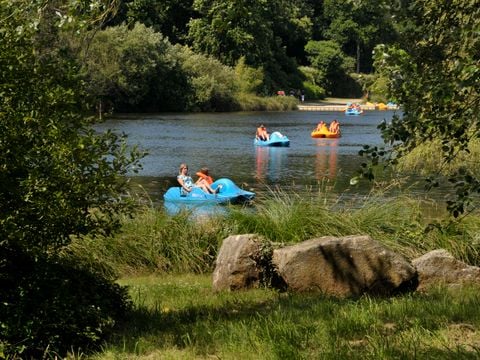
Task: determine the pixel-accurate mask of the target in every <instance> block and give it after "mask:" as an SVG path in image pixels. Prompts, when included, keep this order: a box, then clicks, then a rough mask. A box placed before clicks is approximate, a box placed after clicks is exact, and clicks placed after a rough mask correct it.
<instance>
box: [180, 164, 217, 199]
mask: <svg viewBox="0 0 480 360" xmlns="http://www.w3.org/2000/svg"><path fill="white" fill-rule="evenodd" d="M177 181H178V183H179V184H180V186H181V187H182V194H187V193H189V192H191V191H192V189H193V188H194V187H198V188H200V189H202V190H203V191H204V192H206V193H207V194H215V193H216V191H215V190H213V189H212V187H211V186H210V185H209V184H208V183H207V182H205V181H202V182H198V183H196V184H194V183H193V179H192V178H191V177H190V176H189V175H188V165H187V164H185V163H182V164H180V168H179V170H178V175H177Z"/></svg>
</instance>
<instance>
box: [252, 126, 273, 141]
mask: <svg viewBox="0 0 480 360" xmlns="http://www.w3.org/2000/svg"><path fill="white" fill-rule="evenodd" d="M255 137H256V138H257V140H262V141H268V140H270V135H268V132H267V128H266V127H265V125H263V124H262V125H260V126H259V127H258V128H257V133H256V134H255Z"/></svg>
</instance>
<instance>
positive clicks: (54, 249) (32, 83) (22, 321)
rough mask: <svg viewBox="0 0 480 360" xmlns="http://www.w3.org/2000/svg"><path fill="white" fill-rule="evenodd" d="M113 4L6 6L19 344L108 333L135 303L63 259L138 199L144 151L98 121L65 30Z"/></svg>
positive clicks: (38, 348) (12, 262)
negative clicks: (60, 259) (135, 175)
mask: <svg viewBox="0 0 480 360" xmlns="http://www.w3.org/2000/svg"><path fill="white" fill-rule="evenodd" d="M109 5H110V3H104V2H97V1H85V2H81V3H78V4H72V3H69V2H67V3H61V4H60V3H58V4H57V3H56V4H55V6H54V4H53V3H51V2H31V1H26V0H25V1H23V0H20V1H9V0H4V1H2V4H1V6H0V19H2V20H1V22H0V34H1V37H0V152H1V153H2V157H1V158H0V281H1V282H2V284H1V286H0V287H1V289H2V291H1V292H0V313H1V324H2V325H1V327H0V331H1V332H2V334H1V335H2V339H7V342H8V343H7V344H6V345H5V348H8V349H9V350H8V351H12V352H18V351H21V350H22V349H23V347H26V348H25V353H27V354H28V353H29V352H30V351H33V352H35V353H38V352H42V351H44V350H45V349H46V348H47V347H50V349H51V350H52V351H56V350H57V349H58V351H63V350H65V349H66V348H67V347H69V346H70V344H71V345H76V344H80V343H82V344H85V343H87V342H89V341H96V340H98V339H99V338H100V337H101V336H103V334H104V332H105V331H106V329H107V328H109V327H110V325H111V324H112V322H111V319H113V317H115V316H114V315H112V314H113V312H112V311H111V310H112V307H113V308H115V307H117V306H119V304H122V303H124V300H125V299H124V297H123V295H122V293H121V291H117V290H115V287H111V284H110V283H109V282H108V281H107V280H105V279H102V278H99V279H95V277H92V276H90V275H89V274H87V273H82V272H79V273H78V274H77V275H76V270H74V269H71V268H70V269H67V267H63V266H62V267H61V268H60V265H58V266H57V265H55V264H54V263H52V262H55V255H56V254H57V253H58V252H59V250H61V249H62V248H64V247H65V246H67V245H68V244H69V243H70V242H71V236H72V235H81V234H87V233H88V234H91V235H92V236H94V235H95V234H109V233H111V232H113V231H114V230H116V229H118V225H119V223H118V221H117V220H118V214H122V213H130V212H131V211H132V209H133V208H134V205H135V204H134V203H133V202H132V201H131V199H130V198H129V197H126V196H125V195H126V194H127V192H128V180H127V179H126V176H125V175H126V174H127V173H128V172H129V171H130V170H134V168H135V167H138V165H139V164H138V160H139V158H140V157H141V154H140V153H139V152H138V151H137V150H136V149H128V148H127V146H126V142H125V139H124V138H122V137H119V136H117V135H115V134H113V133H112V132H106V133H104V134H98V133H96V132H95V131H94V130H93V129H92V128H91V125H92V121H93V120H92V118H89V117H88V116H86V113H87V111H89V110H90V108H89V107H88V105H89V104H88V101H87V100H88V96H87V92H86V91H85V89H84V87H83V83H82V81H81V77H80V76H79V74H78V69H79V66H78V64H77V63H76V62H75V60H76V59H77V58H78V54H75V53H72V52H71V48H69V47H67V44H66V43H65V42H64V41H63V39H64V38H65V37H64V36H63V33H65V32H67V31H69V32H70V37H72V36H75V35H74V34H77V36H81V34H82V31H81V30H82V29H84V28H86V29H88V28H89V27H93V26H96V25H97V24H98V23H97V22H99V21H100V22H101V21H103V20H104V19H105V18H106V17H107V13H108V12H109V11H110V10H109V8H108V7H109ZM77 31H78V33H77ZM79 43H80V42H79ZM75 276H77V277H75ZM66 282H70V283H71V284H70V285H68V286H67V285H65V283H66ZM77 282H78V284H77ZM78 285H81V287H78V291H80V293H75V292H74V290H73V288H74V287H76V286H78ZM90 285H91V286H92V288H91V291H93V292H97V291H99V289H101V288H102V286H104V289H105V290H107V288H109V287H111V290H112V291H110V290H109V291H107V294H108V295H111V296H112V298H111V299H110V300H111V301H112V307H110V308H109V306H106V304H107V303H108V301H110V300H108V299H105V300H101V299H100V300H101V301H100V300H99V299H98V296H97V297H93V296H92V293H91V292H88V286H90ZM63 291H65V293H64V292H63ZM81 293H84V294H85V295H86V296H87V297H86V298H82V297H81ZM67 294H69V295H68V296H67ZM70 296H73V298H72V297H70ZM89 296H90V297H91V298H89ZM74 298H78V300H76V301H74ZM113 303H115V304H113ZM76 305H78V306H76ZM104 305H105V306H104ZM35 306H38V309H35ZM89 307H92V308H91V310H90V312H88V311H87V309H89ZM37 310H38V311H37ZM104 311H105V312H104ZM83 316H85V318H84V319H82V317H83ZM77 337H78V338H77ZM77 339H78V342H76V341H77Z"/></svg>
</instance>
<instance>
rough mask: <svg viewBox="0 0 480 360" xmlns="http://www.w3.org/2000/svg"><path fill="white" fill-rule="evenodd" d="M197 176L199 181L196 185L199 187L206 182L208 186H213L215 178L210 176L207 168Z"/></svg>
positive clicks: (202, 169) (201, 170)
mask: <svg viewBox="0 0 480 360" xmlns="http://www.w3.org/2000/svg"><path fill="white" fill-rule="evenodd" d="M196 175H197V176H198V180H197V181H196V182H195V185H199V184H201V183H203V182H205V183H206V184H207V185H212V184H213V178H212V177H211V176H210V175H209V170H208V168H207V167H202V168H201V169H200V170H198V172H197V173H196Z"/></svg>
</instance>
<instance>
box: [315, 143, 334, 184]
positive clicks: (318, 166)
mask: <svg viewBox="0 0 480 360" xmlns="http://www.w3.org/2000/svg"><path fill="white" fill-rule="evenodd" d="M315 142H316V155H315V177H316V179H317V180H322V179H330V180H335V178H336V176H337V152H338V142H339V139H315Z"/></svg>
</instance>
